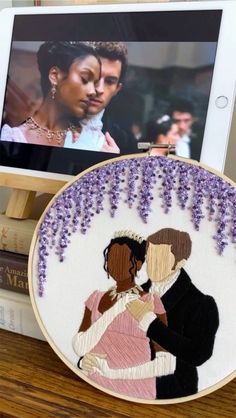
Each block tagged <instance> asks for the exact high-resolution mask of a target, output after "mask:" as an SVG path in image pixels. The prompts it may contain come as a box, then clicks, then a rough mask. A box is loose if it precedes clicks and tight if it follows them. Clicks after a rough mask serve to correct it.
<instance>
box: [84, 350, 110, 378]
mask: <svg viewBox="0 0 236 418" xmlns="http://www.w3.org/2000/svg"><path fill="white" fill-rule="evenodd" d="M106 356H107V355H106V354H100V353H87V354H85V356H84V357H83V359H82V360H81V362H80V367H81V369H82V370H83V371H84V372H85V373H86V374H89V373H92V372H94V369H95V368H96V367H98V359H99V358H101V359H103V358H106Z"/></svg>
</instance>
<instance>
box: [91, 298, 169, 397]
mask: <svg viewBox="0 0 236 418" xmlns="http://www.w3.org/2000/svg"><path fill="white" fill-rule="evenodd" d="M104 294H105V292H101V291H99V290H96V291H95V292H93V293H92V294H91V295H90V297H89V298H88V299H87V301H86V307H87V308H88V309H89V310H90V311H91V313H92V316H91V321H92V323H94V322H95V321H97V320H98V319H99V318H100V317H101V316H102V314H101V313H100V312H99V311H98V306H99V302H100V300H101V298H102V296H103V295H104ZM149 297H150V295H148V294H145V295H143V296H142V297H140V299H141V300H143V301H145V300H146V299H147V298H149ZM154 305H155V313H158V314H163V313H165V309H164V306H163V304H162V302H161V300H160V298H159V297H158V296H156V295H154ZM149 342H150V340H149V338H147V336H146V333H145V332H144V331H142V330H141V329H140V328H139V327H138V323H137V321H136V320H134V319H133V317H132V316H131V315H130V313H129V312H128V311H124V312H122V313H120V314H119V315H118V316H117V317H115V319H114V320H113V322H112V323H111V324H110V325H109V326H108V328H107V329H106V331H105V333H104V334H103V336H102V337H101V339H100V341H99V342H98V344H97V345H96V346H95V347H94V348H93V349H92V350H91V351H90V352H91V353H99V354H103V353H105V354H107V357H106V360H107V363H108V366H109V367H110V368H112V369H123V368H124V369H125V368H127V367H135V366H138V365H140V364H143V363H146V362H148V361H150V360H151V352H150V345H149ZM89 377H90V378H91V380H93V381H94V382H96V383H97V384H98V385H100V386H102V387H104V388H107V389H110V390H112V391H114V392H116V393H120V394H123V395H127V396H132V397H136V398H141V399H155V398H156V378H155V377H152V378H144V379H134V380H132V379H124V380H123V379H109V378H107V377H104V376H101V375H100V374H99V373H98V372H95V373H92V374H90V375H89Z"/></svg>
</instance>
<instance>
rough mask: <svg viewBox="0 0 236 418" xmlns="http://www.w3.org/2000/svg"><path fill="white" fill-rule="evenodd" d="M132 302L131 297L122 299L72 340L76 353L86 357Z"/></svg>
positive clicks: (127, 296)
mask: <svg viewBox="0 0 236 418" xmlns="http://www.w3.org/2000/svg"><path fill="white" fill-rule="evenodd" d="M129 301H130V298H129V295H128V294H127V295H126V296H125V297H123V298H121V299H120V300H119V301H118V302H116V303H115V305H113V306H112V307H111V308H110V309H108V310H107V311H106V312H104V314H103V315H102V316H101V317H100V318H99V319H98V320H97V321H96V322H94V323H93V324H92V325H91V326H90V328H89V329H87V331H84V332H78V333H77V334H76V335H75V336H74V337H73V340H72V345H73V348H74V351H75V353H76V354H77V355H78V356H84V355H85V354H86V353H88V352H89V351H90V350H91V349H92V348H93V347H95V345H96V344H97V343H98V342H99V340H100V339H101V337H102V335H103V334H104V332H105V331H106V329H107V327H108V326H109V325H110V324H111V322H112V321H113V320H114V318H116V316H117V315H119V314H120V313H121V312H124V311H125V310H126V304H127V303H128V302H129Z"/></svg>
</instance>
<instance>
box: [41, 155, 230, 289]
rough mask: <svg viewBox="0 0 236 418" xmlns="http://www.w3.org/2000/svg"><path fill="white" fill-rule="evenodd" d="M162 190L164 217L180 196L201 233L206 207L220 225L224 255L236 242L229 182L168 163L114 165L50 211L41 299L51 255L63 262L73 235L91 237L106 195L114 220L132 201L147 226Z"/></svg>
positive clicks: (78, 184) (79, 184) (88, 177)
mask: <svg viewBox="0 0 236 418" xmlns="http://www.w3.org/2000/svg"><path fill="white" fill-rule="evenodd" d="M126 179H127V184H126V181H125V180H126ZM160 189H161V192H160V193H159V198H160V199H161V200H160V202H162V205H161V206H162V208H163V210H164V212H165V213H168V212H169V210H170V209H171V205H172V193H173V192H175V193H176V195H177V198H178V201H179V205H180V207H181V208H182V209H188V208H189V207H190V209H191V212H190V213H191V214H192V223H193V225H194V227H195V229H196V230H199V228H200V224H201V220H202V218H203V216H204V215H203V208H204V205H205V206H206V208H207V209H208V214H209V218H208V219H209V220H211V221H214V222H215V224H216V233H215V235H214V237H213V238H214V240H215V241H216V245H217V250H218V252H219V254H222V253H223V250H224V248H225V246H226V245H227V244H228V243H229V242H232V243H233V242H236V209H235V206H236V191H235V189H234V187H233V186H231V185H230V184H229V183H227V182H226V181H224V180H223V179H221V178H219V177H217V176H216V175H214V174H212V173H210V172H209V171H207V170H205V169H203V168H201V167H198V166H193V165H191V164H189V163H185V162H182V161H178V160H171V159H168V158H165V157H143V158H137V159H135V158H134V159H127V160H122V161H118V162H113V163H110V164H107V165H105V166H103V167H101V168H98V169H96V170H94V171H91V172H89V173H87V174H85V175H84V176H83V177H81V178H80V179H78V180H76V181H75V182H74V183H73V184H72V185H71V186H70V187H68V188H67V189H66V190H64V192H63V193H62V194H61V195H60V196H59V197H58V198H57V199H56V201H55V202H54V203H53V205H52V206H51V208H50V209H49V210H48V211H47V213H46V215H45V218H44V220H43V222H42V223H41V226H40V231H39V251H38V253H39V262H38V293H39V295H40V296H43V293H44V285H45V282H46V270H47V257H48V254H49V249H53V248H54V249H55V253H56V254H57V255H58V258H59V260H60V261H61V262H62V261H63V260H64V258H65V250H66V249H67V247H68V245H69V244H70V236H71V234H72V233H75V232H79V231H80V232H81V233H83V234H85V233H86V231H87V230H88V228H90V225H91V222H92V218H93V216H94V214H95V213H97V214H99V213H100V212H101V211H102V210H103V209H104V208H103V202H104V199H105V196H106V195H108V196H109V201H110V213H111V216H112V217H114V216H115V214H116V211H117V210H118V207H119V201H120V200H121V199H123V197H124V196H126V202H127V206H128V207H132V208H135V206H136V209H137V210H138V212H139V214H140V216H141V218H142V219H143V221H144V222H145V223H146V222H147V221H148V216H149V213H150V212H151V210H152V205H153V201H154V200H156V199H157V198H158V196H157V197H156V193H157V192H158V191H160ZM136 190H137V192H136ZM188 202H189V206H188Z"/></svg>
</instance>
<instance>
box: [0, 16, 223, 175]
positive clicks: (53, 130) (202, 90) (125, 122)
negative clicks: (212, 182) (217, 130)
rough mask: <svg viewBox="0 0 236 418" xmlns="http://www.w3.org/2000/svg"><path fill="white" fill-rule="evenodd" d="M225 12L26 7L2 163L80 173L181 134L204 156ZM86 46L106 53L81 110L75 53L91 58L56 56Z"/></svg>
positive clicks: (9, 88)
mask: <svg viewBox="0 0 236 418" xmlns="http://www.w3.org/2000/svg"><path fill="white" fill-rule="evenodd" d="M221 18H222V10H194V11H193V10H191V11H187V10H180V11H178V10H175V11H173V10H172V11H145V12H116V13H111V12H109V13H56V14H52V13H49V14H43V13H42V14H35V15H33V14H29V15H24V14H23V15H16V16H15V17H14V23H13V31H12V42H11V51H10V57H9V66H8V75H7V83H6V88H5V97H4V104H3V114H2V120H1V141H0V147H1V148H0V151H1V152H0V155H1V156H0V164H1V165H5V166H9V167H19V168H26V169H31V170H40V171H43V172H53V173H62V174H72V175H74V174H76V173H78V172H80V171H82V170H83V169H85V168H87V167H89V166H91V165H93V164H94V163H97V162H100V161H102V160H105V159H108V158H111V157H117V156H118V154H121V155H122V154H124V155H125V154H131V153H135V152H137V151H138V145H137V144H138V142H140V141H141V142H151V143H157V144H158V143H163V142H164V143H167V142H168V143H174V144H175V145H176V150H175V153H176V154H177V155H179V156H181V157H186V158H193V159H196V160H200V158H201V150H202V144H203V140H204V131H205V125H206V119H207V113H208V105H209V99H210V95H211V85H212V78H213V74H214V66H215V58H216V53H217V45H218V39H219V31H220V25H221ZM81 45H86V47H88V48H92V49H93V50H95V51H96V54H98V56H99V58H98V60H97V58H95V57H92V58H93V59H92V61H93V64H94V65H95V61H96V66H95V67H96V68H95V67H94V66H92V72H93V73H94V74H93V76H94V79H93V80H92V79H91V83H90V84H91V85H92V84H93V88H94V90H93V91H92V90H91V91H90V92H89V94H90V95H89V96H88V100H89V103H86V104H85V105H84V111H82V112H81V109H80V113H76V112H75V111H74V109H72V111H71V108H72V105H71V103H69V104H68V101H71V100H73V97H72V96H75V95H76V94H78V96H77V97H76V100H77V98H78V100H79V99H80V94H81V92H80V90H79V88H78V90H76V89H77V87H76V85H71V84H69V83H71V77H73V73H72V70H71V68H72V65H71V62H72V63H73V64H74V66H75V65H77V63H79V64H78V67H80V68H79V71H81V68H82V69H83V66H84V65H85V64H86V65H87V66H88V65H90V64H88V62H89V61H88V57H87V58H86V57H85V58H84V55H86V54H84V55H83V54H82V55H83V56H82V58H81V57H80V58H73V59H72V61H69V64H70V65H67V67H65V68H64V67H63V68H62V64H61V61H60V62H59V63H58V61H56V59H58V54H61V55H63V54H64V55H65V54H67V55H69V52H68V51H69V50H70V49H71V48H72V49H74V50H76V49H79V48H81ZM52 50H53V51H56V52H55V54H54V55H56V54H57V58H55V56H54V58H53V59H54V61H53V60H52V55H53V53H52ZM117 50H118V56H117V55H116V54H117ZM40 51H41V53H40ZM42 51H43V53H42ZM58 51H59V52H58ZM114 51H115V52H114ZM50 54H51V55H50ZM73 54H74V57H75V51H73ZM109 54H110V55H109ZM112 54H113V55H112ZM119 54H120V55H119ZM124 56H125V58H124ZM90 58H91V57H90ZM86 59H87V63H86ZM40 60H41V61H40ZM50 60H51V61H50ZM61 60H62V61H63V60H64V56H63V57H62V59H61ZM122 60H123V61H122ZM124 60H126V61H127V62H125V61H124ZM90 61H91V60H90ZM63 65H64V61H63ZM99 65H100V70H99V71H100V74H99V77H100V76H101V78H99V77H98V76H97V74H96V71H97V68H98V66H99ZM124 67H125V68H124ZM45 68H46V70H45ZM52 68H53V70H52ZM58 68H59V69H58ZM55 69H56V70H55ZM54 70H55V71H57V72H55V71H54ZM90 70H91V68H90ZM90 70H89V71H90ZM45 71H47V73H46V78H47V86H46V88H45V85H43V82H42V78H43V77H44V82H45ZM76 71H77V70H76ZM97 73H98V71H97ZM58 74H59V75H58ZM76 76H79V77H81V73H79V75H78V74H77V75H76ZM53 77H54V78H53ZM60 77H61V78H62V81H61V79H60ZM54 79H56V87H55V85H54ZM58 80H59V81H58ZM72 81H73V80H72ZM80 81H81V80H80ZM60 83H61V84H60ZM44 84H45V83H44ZM53 88H55V94H54V97H53ZM66 88H67V89H71V90H69V91H70V96H68V97H69V98H67V102H65V97H64V96H63V92H64V90H65V89H66ZM63 89H64V90H63ZM86 94H88V91H87V93H86ZM94 94H95V95H94ZM82 107H83V106H82ZM58 109H59V110H58ZM68 109H69V110H68ZM157 152H159V150H158V151H157ZM160 152H166V150H164V151H163V150H161V151H160Z"/></svg>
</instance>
